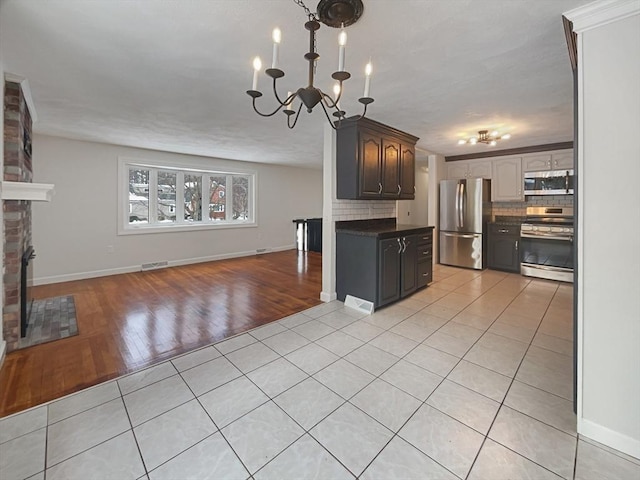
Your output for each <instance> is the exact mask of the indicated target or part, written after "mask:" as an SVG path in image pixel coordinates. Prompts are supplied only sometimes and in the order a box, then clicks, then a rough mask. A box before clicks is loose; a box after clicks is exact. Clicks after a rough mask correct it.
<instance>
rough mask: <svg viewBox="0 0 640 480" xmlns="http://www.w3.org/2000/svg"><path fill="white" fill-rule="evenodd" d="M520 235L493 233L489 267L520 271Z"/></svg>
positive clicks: (490, 243) (490, 242) (490, 241)
mask: <svg viewBox="0 0 640 480" xmlns="http://www.w3.org/2000/svg"><path fill="white" fill-rule="evenodd" d="M518 241H519V237H514V236H512V235H492V236H491V237H490V239H489V258H488V261H487V263H488V264H489V265H488V266H489V268H495V269H498V270H505V271H508V272H519V271H520V252H519V249H518Z"/></svg>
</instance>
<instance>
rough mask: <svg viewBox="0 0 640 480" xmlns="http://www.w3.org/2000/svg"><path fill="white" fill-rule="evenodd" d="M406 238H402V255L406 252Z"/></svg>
mask: <svg viewBox="0 0 640 480" xmlns="http://www.w3.org/2000/svg"><path fill="white" fill-rule="evenodd" d="M406 240H407V239H406V238H405V237H402V253H404V252H406V251H407V244H406Z"/></svg>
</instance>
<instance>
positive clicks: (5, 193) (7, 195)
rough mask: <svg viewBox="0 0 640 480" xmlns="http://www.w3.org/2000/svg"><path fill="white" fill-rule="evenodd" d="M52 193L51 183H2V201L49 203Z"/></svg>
mask: <svg viewBox="0 0 640 480" xmlns="http://www.w3.org/2000/svg"><path fill="white" fill-rule="evenodd" d="M53 193H54V190H53V184H51V183H30V182H2V200H31V201H35V202H50V201H51V197H52V196H53Z"/></svg>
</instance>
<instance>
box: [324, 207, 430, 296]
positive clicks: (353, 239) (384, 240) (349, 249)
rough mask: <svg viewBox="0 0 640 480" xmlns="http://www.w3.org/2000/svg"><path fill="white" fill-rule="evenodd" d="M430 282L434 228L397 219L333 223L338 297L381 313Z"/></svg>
mask: <svg viewBox="0 0 640 480" xmlns="http://www.w3.org/2000/svg"><path fill="white" fill-rule="evenodd" d="M432 279H433V227H430V226H418V225H402V224H398V223H396V220H395V218H385V219H378V220H354V221H346V222H337V223H336V293H337V295H338V299H339V300H341V301H344V300H345V298H346V296H347V295H351V296H353V297H357V298H360V299H363V300H367V301H369V302H371V303H372V304H373V305H374V308H379V307H382V306H384V305H388V304H390V303H393V302H395V301H397V300H399V299H400V298H404V297H406V296H407V295H410V294H411V293H413V292H415V291H416V290H418V289H420V288H424V287H426V286H427V284H428V283H430V282H431V281H432Z"/></svg>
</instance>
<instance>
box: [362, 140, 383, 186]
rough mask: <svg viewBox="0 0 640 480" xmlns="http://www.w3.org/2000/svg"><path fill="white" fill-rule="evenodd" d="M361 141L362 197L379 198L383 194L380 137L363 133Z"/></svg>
mask: <svg viewBox="0 0 640 480" xmlns="http://www.w3.org/2000/svg"><path fill="white" fill-rule="evenodd" d="M359 140H360V158H359V159H358V160H359V162H360V195H361V196H363V197H379V196H380V193H381V185H382V183H381V177H380V173H381V168H382V163H381V162H382V154H381V153H382V152H381V150H382V145H381V138H380V136H379V135H374V134H371V133H369V132H366V131H363V132H361V133H360V136H359Z"/></svg>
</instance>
